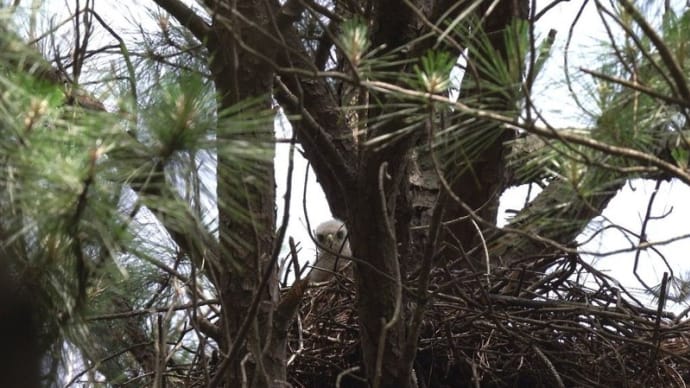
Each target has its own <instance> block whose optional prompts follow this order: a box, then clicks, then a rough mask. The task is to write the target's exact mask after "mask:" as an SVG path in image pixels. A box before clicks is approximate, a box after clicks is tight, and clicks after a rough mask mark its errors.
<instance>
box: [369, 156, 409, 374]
mask: <svg viewBox="0 0 690 388" xmlns="http://www.w3.org/2000/svg"><path fill="white" fill-rule="evenodd" d="M387 166H388V162H383V163H381V166H380V167H379V194H380V196H381V208H382V210H383V219H384V222H385V225H386V231H387V232H388V234H389V235H390V238H392V239H393V240H394V241H395V231H394V230H393V226H392V225H391V222H390V215H389V214H388V204H387V201H386V192H385V190H384V184H383V178H384V176H385V171H386V167H387ZM391 260H392V261H393V270H394V271H395V274H394V276H395V308H394V310H393V316H392V317H391V320H390V321H389V322H387V323H386V318H385V317H383V318H381V326H383V327H382V328H381V334H380V335H379V345H378V349H377V351H376V370H375V373H374V384H373V388H379V385H380V384H381V367H382V364H383V353H384V351H385V349H386V347H385V342H386V337H387V335H388V330H390V329H392V328H393V326H394V325H395V324H397V323H398V319H399V318H400V308H401V305H402V279H401V275H400V264H399V263H398V258H397V255H395V256H394V257H392V259H391Z"/></svg>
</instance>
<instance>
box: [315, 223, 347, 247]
mask: <svg viewBox="0 0 690 388" xmlns="http://www.w3.org/2000/svg"><path fill="white" fill-rule="evenodd" d="M314 234H315V235H316V240H317V241H318V242H319V244H321V245H322V246H324V247H325V248H328V249H330V250H333V251H338V250H340V248H341V247H342V246H343V243H344V242H345V239H347V228H346V227H345V224H344V223H343V222H342V221H340V220H330V221H326V222H324V223H322V224H320V225H319V226H317V227H316V231H315V232H314Z"/></svg>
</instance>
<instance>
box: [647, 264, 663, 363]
mask: <svg viewBox="0 0 690 388" xmlns="http://www.w3.org/2000/svg"><path fill="white" fill-rule="evenodd" d="M667 285H668V272H664V277H663V278H662V279H661V290H660V294H659V305H658V306H657V309H656V321H655V322H654V344H655V345H656V346H655V347H654V353H652V357H651V359H650V360H649V362H650V364H652V365H651V366H654V363H656V361H657V355H658V354H659V345H660V342H659V334H660V333H659V327H660V326H661V313H662V312H663V311H664V305H665V304H666V287H667Z"/></svg>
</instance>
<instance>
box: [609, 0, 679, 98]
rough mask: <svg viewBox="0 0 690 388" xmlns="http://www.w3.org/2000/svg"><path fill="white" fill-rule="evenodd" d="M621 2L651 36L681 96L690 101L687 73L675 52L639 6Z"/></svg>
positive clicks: (624, 1)
mask: <svg viewBox="0 0 690 388" xmlns="http://www.w3.org/2000/svg"><path fill="white" fill-rule="evenodd" d="M620 3H621V5H622V6H623V8H625V10H626V11H628V12H629V13H630V14H631V15H632V17H633V19H634V20H635V22H636V23H637V25H639V26H640V28H641V29H642V31H643V32H644V33H645V35H647V38H649V40H650V41H651V42H652V43H653V44H654V46H655V47H656V49H657V50H658V51H659V55H660V56H661V59H662V60H663V61H664V64H665V65H666V67H667V68H668V70H669V71H670V72H671V77H673V80H674V81H675V83H676V86H677V87H678V91H679V92H680V95H681V97H683V99H685V100H688V101H690V89H688V84H687V82H686V80H685V74H684V73H683V69H682V68H681V67H680V65H679V64H678V62H677V61H676V60H675V58H674V56H673V54H672V53H671V51H670V50H669V49H668V46H666V44H665V43H664V40H663V39H662V38H661V37H660V36H659V35H657V33H656V32H655V31H654V28H652V26H650V25H649V23H647V20H645V18H644V16H642V14H641V13H640V11H639V10H638V9H637V8H635V6H634V5H633V4H632V3H630V1H628V0H621V1H620Z"/></svg>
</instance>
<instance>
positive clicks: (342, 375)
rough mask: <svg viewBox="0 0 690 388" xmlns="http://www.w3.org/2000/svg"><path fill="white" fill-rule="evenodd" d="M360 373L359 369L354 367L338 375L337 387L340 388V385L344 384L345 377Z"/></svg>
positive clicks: (336, 379)
mask: <svg viewBox="0 0 690 388" xmlns="http://www.w3.org/2000/svg"><path fill="white" fill-rule="evenodd" d="M358 371H359V367H358V366H353V367H352V368H348V369H345V370H344V371H342V372H340V373H338V377H336V378H335V386H336V387H337V388H340V383H341V382H342V379H343V377H345V376H347V375H349V374H352V373H354V372H358Z"/></svg>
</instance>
